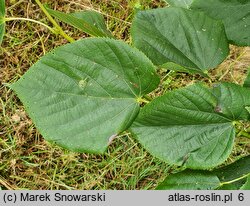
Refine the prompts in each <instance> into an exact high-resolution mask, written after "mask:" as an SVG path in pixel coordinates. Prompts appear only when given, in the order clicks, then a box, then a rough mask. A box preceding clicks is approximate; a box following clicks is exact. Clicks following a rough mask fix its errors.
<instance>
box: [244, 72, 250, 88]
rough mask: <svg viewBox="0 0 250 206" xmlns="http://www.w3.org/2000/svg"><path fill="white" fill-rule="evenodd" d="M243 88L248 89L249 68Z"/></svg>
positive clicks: (249, 81) (249, 84) (249, 79)
mask: <svg viewBox="0 0 250 206" xmlns="http://www.w3.org/2000/svg"><path fill="white" fill-rule="evenodd" d="M244 87H250V68H249V69H248V73H247V77H246V79H245V82H244Z"/></svg>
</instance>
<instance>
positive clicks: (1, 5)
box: [0, 0, 5, 45]
mask: <svg viewBox="0 0 250 206" xmlns="http://www.w3.org/2000/svg"><path fill="white" fill-rule="evenodd" d="M4 16H5V0H0V45H1V43H2V41H3V36H4V33H5V21H4Z"/></svg>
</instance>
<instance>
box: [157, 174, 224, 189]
mask: <svg viewBox="0 0 250 206" xmlns="http://www.w3.org/2000/svg"><path fill="white" fill-rule="evenodd" d="M219 186H220V180H219V178H218V177H217V176H216V175H214V174H213V173H211V172H209V171H195V170H185V171H183V172H179V173H176V174H172V175H169V176H167V178H166V179H165V180H164V181H163V182H162V183H161V184H160V185H159V186H158V187H157V188H156V189H157V190H213V189H216V188H217V187H219Z"/></svg>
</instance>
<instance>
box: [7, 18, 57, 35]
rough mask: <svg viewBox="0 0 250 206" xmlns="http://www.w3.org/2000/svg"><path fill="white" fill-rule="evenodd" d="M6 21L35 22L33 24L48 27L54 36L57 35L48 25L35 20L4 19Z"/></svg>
mask: <svg viewBox="0 0 250 206" xmlns="http://www.w3.org/2000/svg"><path fill="white" fill-rule="evenodd" d="M4 21H6V22H7V21H30V22H33V23H37V24H40V25H42V26H44V27H46V28H47V29H49V30H50V31H51V32H52V33H54V34H57V32H56V31H55V30H54V29H53V28H52V27H50V26H48V25H47V24H44V23H42V22H40V21H36V20H34V19H28V18H21V17H10V18H4Z"/></svg>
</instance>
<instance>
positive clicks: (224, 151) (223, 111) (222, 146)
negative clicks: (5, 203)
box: [131, 83, 250, 169]
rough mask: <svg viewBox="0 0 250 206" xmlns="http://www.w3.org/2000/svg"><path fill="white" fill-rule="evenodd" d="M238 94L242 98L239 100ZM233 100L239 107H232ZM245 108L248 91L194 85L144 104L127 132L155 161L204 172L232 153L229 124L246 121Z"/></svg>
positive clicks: (228, 86)
mask: <svg viewBox="0 0 250 206" xmlns="http://www.w3.org/2000/svg"><path fill="white" fill-rule="evenodd" d="M218 91H223V92H222V93H220V92H218ZM237 92H239V94H237ZM229 93H231V95H232V96H231V97H230V96H229V95H228V94H229ZM238 95H239V96H241V98H239V99H237V98H238ZM245 98H246V99H245ZM231 100H232V101H231ZM237 100H238V102H237V104H238V105H239V106H237V107H235V106H233V105H237V104H236V102H235V101H237ZM249 104H250V94H249V92H248V90H247V89H246V88H242V87H240V86H237V85H234V84H227V83H223V84H220V85H217V86H216V87H215V88H214V89H210V88H207V87H205V86H203V85H201V84H195V85H192V86H190V87H187V88H184V89H180V90H176V91H173V92H169V93H167V94H165V95H164V96H162V97H160V98H157V99H155V100H154V101H152V102H151V103H150V104H148V105H146V106H145V107H144V108H143V109H142V111H141V112H140V114H139V116H138V118H137V120H136V121H135V122H134V123H133V125H132V128H131V130H132V133H133V134H135V136H136V137H137V139H138V140H139V142H140V143H141V144H142V145H143V147H145V148H146V149H147V150H148V151H149V152H150V153H152V154H153V155H154V156H156V157H158V158H159V159H161V160H163V161H165V162H167V163H169V164H176V165H183V164H185V166H186V167H188V168H192V169H208V168H211V167H214V166H216V165H219V164H221V163H223V162H224V161H225V160H226V158H227V157H228V156H229V154H230V153H231V150H232V147H233V140H234V138H235V129H234V126H233V121H235V120H241V119H246V120H248V119H249V113H248V111H247V110H246V109H245V105H249ZM234 107H235V108H234ZM228 108H231V109H228Z"/></svg>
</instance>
